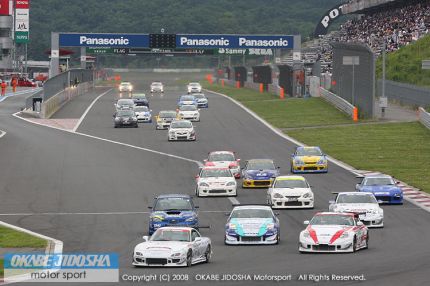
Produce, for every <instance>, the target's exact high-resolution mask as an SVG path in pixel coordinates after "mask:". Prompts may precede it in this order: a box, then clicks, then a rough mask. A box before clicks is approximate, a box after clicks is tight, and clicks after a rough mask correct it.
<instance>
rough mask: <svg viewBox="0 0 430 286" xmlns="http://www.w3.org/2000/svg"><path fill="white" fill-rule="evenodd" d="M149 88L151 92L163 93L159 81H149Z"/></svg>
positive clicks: (162, 87)
mask: <svg viewBox="0 0 430 286" xmlns="http://www.w3.org/2000/svg"><path fill="white" fill-rule="evenodd" d="M149 89H150V90H151V93H154V92H161V93H164V86H163V84H162V83H161V82H159V81H154V82H153V83H151V86H150V87H149Z"/></svg>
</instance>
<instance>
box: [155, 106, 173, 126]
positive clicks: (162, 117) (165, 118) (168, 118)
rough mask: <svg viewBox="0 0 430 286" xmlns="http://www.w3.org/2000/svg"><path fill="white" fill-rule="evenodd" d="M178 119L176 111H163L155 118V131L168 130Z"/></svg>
mask: <svg viewBox="0 0 430 286" xmlns="http://www.w3.org/2000/svg"><path fill="white" fill-rule="evenodd" d="M177 118H178V115H177V114H176V111H174V110H162V111H160V112H159V113H158V115H156V116H155V129H167V128H169V126H170V123H171V122H172V121H173V120H175V119H177Z"/></svg>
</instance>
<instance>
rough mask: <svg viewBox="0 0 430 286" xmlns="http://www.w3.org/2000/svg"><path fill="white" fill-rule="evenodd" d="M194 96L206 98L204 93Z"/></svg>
mask: <svg viewBox="0 0 430 286" xmlns="http://www.w3.org/2000/svg"><path fill="white" fill-rule="evenodd" d="M194 97H195V98H206V97H205V95H204V94H194Z"/></svg>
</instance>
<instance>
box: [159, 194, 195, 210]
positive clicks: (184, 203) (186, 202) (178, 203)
mask: <svg viewBox="0 0 430 286" xmlns="http://www.w3.org/2000/svg"><path fill="white" fill-rule="evenodd" d="M192 209H193V207H192V203H191V200H190V199H188V198H174V197H173V198H159V199H157V201H156V202H155V205H154V208H153V210H154V211H168V210H192Z"/></svg>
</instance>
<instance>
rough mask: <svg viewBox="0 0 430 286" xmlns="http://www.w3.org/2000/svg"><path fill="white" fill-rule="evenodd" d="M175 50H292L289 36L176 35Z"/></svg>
mask: <svg viewBox="0 0 430 286" xmlns="http://www.w3.org/2000/svg"><path fill="white" fill-rule="evenodd" d="M176 48H178V49H181V48H184V49H186V48H201V49H220V48H235V49H249V48H260V49H268V48H272V49H293V48H294V36H291V35H279V36H277V35H266V36H265V35H176Z"/></svg>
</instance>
